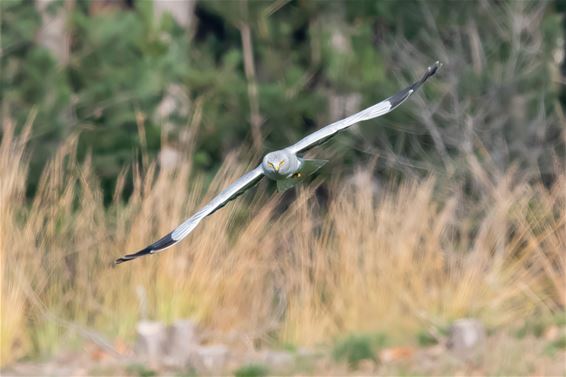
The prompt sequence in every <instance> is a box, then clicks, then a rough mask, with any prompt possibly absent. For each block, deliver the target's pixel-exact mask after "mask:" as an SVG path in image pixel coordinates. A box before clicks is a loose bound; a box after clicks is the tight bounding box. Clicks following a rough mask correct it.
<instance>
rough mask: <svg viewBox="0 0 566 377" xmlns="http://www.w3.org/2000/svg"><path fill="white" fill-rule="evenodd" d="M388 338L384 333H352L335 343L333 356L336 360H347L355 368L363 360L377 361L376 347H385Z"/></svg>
mask: <svg viewBox="0 0 566 377" xmlns="http://www.w3.org/2000/svg"><path fill="white" fill-rule="evenodd" d="M386 340H387V338H386V336H385V335H383V334H376V335H373V336H370V335H361V334H352V335H350V336H348V337H346V338H344V339H342V340H339V341H338V342H337V343H336V344H335V346H334V348H333V350H332V356H333V357H334V359H335V360H336V361H345V362H347V363H348V365H349V366H350V367H351V368H354V369H355V368H357V367H358V365H359V363H360V362H361V361H362V360H373V361H377V359H376V349H378V348H380V347H383V346H384V345H385V344H386Z"/></svg>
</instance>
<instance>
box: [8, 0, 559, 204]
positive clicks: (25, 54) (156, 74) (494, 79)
mask: <svg viewBox="0 0 566 377" xmlns="http://www.w3.org/2000/svg"><path fill="white" fill-rule="evenodd" d="M92 4H93V3H92V1H79V2H76V4H75V6H74V7H73V8H72V9H70V11H69V14H68V20H67V25H66V30H67V33H68V35H69V38H70V40H71V44H70V51H69V53H70V59H69V62H68V63H67V64H64V65H61V64H60V63H58V62H57V60H56V59H55V58H54V57H53V56H52V55H51V52H49V51H48V50H46V49H45V48H42V47H40V46H39V44H38V43H37V38H36V35H37V33H38V32H39V30H40V27H41V24H42V19H41V16H40V14H39V13H38V10H37V9H36V8H35V7H34V6H33V3H31V2H27V1H24V0H13V1H2V2H0V11H1V13H0V15H1V17H2V20H1V28H2V30H1V33H2V40H1V43H2V56H1V63H0V64H1V68H2V69H1V70H0V72H1V73H0V95H1V100H2V109H1V111H2V118H3V119H8V118H9V119H12V120H13V121H15V122H16V124H18V125H20V126H21V125H23V124H24V123H25V121H26V119H28V117H29V116H30V112H31V111H32V110H34V111H37V117H36V120H35V123H34V138H33V140H34V143H35V144H34V153H33V155H32V156H31V158H32V167H31V177H32V179H31V180H30V182H31V185H32V186H34V185H35V184H36V177H38V175H39V174H38V172H39V171H40V170H39V169H40V168H41V167H42V165H43V164H44V163H45V161H47V160H48V158H49V156H50V155H51V153H52V152H53V151H54V149H55V147H56V146H57V145H58V144H59V143H60V142H61V141H62V140H63V139H64V138H65V137H67V136H68V135H69V134H70V133H73V132H80V135H81V136H80V148H79V151H80V157H81V158H85V157H86V155H87V154H92V161H93V166H94V168H95V170H96V172H97V174H98V175H99V176H100V177H101V180H102V182H103V184H104V189H105V191H106V194H107V196H108V195H110V193H111V192H112V186H113V182H114V180H115V178H116V176H117V175H118V173H119V172H120V171H121V170H122V169H123V167H124V165H126V164H129V163H131V162H132V161H135V160H136V159H137V158H138V157H139V156H138V152H139V151H140V150H143V152H144V153H146V154H148V155H149V156H155V155H156V154H157V153H158V151H159V149H160V148H161V143H162V141H165V142H166V143H167V144H171V145H173V146H174V147H178V148H179V149H180V150H182V145H183V143H186V142H187V140H185V139H183V135H184V132H186V129H187V125H188V124H191V120H192V116H193V114H194V111H195V109H196V103H197V102H198V101H202V109H201V110H202V119H201V122H200V124H199V126H200V128H199V130H200V131H199V132H198V138H197V142H196V152H195V156H194V161H195V162H196V164H197V168H199V169H202V170H206V171H207V172H210V173H213V172H214V171H215V170H216V169H217V167H218V166H219V163H220V162H221V161H222V160H223V159H224V157H225V156H226V154H227V153H228V152H229V151H231V150H233V149H236V148H240V147H243V148H246V147H249V146H250V145H251V137H250V98H249V96H248V84H249V80H248V77H247V75H246V73H245V72H246V69H245V59H244V56H245V53H246V52H245V51H244V50H243V47H242V30H243V29H242V25H246V26H248V27H249V28H250V30H251V37H252V46H251V47H252V50H253V51H250V53H251V54H252V57H253V60H254V63H255V76H256V81H257V90H258V102H259V103H258V106H259V113H260V115H261V118H262V119H263V122H262V123H261V133H262V135H263V139H264V144H263V146H264V150H272V149H277V148H280V147H282V146H285V145H288V144H289V143H290V142H293V141H295V140H297V139H299V138H300V137H302V136H303V135H304V134H305V133H307V132H311V131H312V130H313V129H315V128H318V127H320V126H322V125H324V124H327V123H329V122H331V121H332V120H334V118H333V117H336V116H342V115H345V114H342V113H340V111H338V110H337V109H333V108H332V107H333V106H335V105H333V103H335V102H333V101H332V99H336V98H342V97H344V98H348V96H350V97H351V96H354V97H356V98H358V99H359V104H358V105H356V106H354V107H353V110H356V109H359V108H361V107H364V106H368V105H371V104H373V103H375V102H376V101H377V100H378V99H381V98H384V97H386V96H389V95H391V94H392V93H394V92H395V91H396V90H398V89H399V86H400V81H404V82H407V81H408V80H412V79H414V78H416V77H417V76H418V75H419V74H420V70H422V69H423V68H424V66H425V65H426V64H430V63H432V62H433V61H434V60H436V59H441V60H442V59H445V60H447V61H446V62H445V63H446V68H445V69H444V70H445V72H444V73H441V74H440V75H439V77H438V79H437V80H435V81H431V83H430V84H427V86H426V87H425V88H423V92H424V93H423V94H425V95H426V99H427V103H431V104H432V103H436V101H441V102H440V104H438V106H437V105H435V106H437V108H438V109H440V110H439V111H436V112H435V113H434V114H433V115H431V116H432V118H431V119H429V120H430V121H431V122H432V123H429V124H426V127H425V124H424V123H425V121H424V120H425V118H424V115H423V113H425V112H426V111H425V110H426V107H425V106H424V105H422V104H421V105H420V107H419V106H417V105H416V103H415V102H414V101H412V102H411V103H412V105H411V106H403V107H401V108H400V109H399V110H397V111H396V112H395V113H393V114H391V115H389V116H388V117H387V118H384V119H381V120H379V121H372V122H369V124H368V125H367V126H366V127H363V128H360V132H361V136H362V137H358V138H357V140H356V141H355V143H356V145H358V148H359V149H361V150H367V149H370V150H371V149H375V150H379V151H384V152H383V153H384V155H388V156H389V155H391V156H389V157H402V158H403V159H405V160H406V161H407V162H408V164H409V165H410V163H411V161H418V162H420V163H422V164H423V166H424V167H423V169H421V170H423V171H424V172H425V173H426V171H427V170H431V169H434V168H435V167H440V168H442V170H444V169H446V168H447V167H448V168H453V169H456V170H457V173H459V174H461V175H464V176H465V175H467V174H469V173H468V172H467V168H466V165H465V163H461V162H459V159H463V160H464V159H465V157H466V153H468V152H469V149H466V148H468V147H466V148H464V146H467V145H468V144H469V143H470V142H471V141H470V139H469V135H470V132H472V136H473V138H472V140H473V141H474V143H475V144H473V145H472V146H471V147H470V148H471V151H472V153H477V154H478V155H481V153H480V152H481V151H482V150H484V149H485V150H486V151H487V152H489V153H490V154H493V155H495V157H494V159H495V163H496V164H498V166H502V167H506V166H508V165H511V164H513V163H518V164H519V165H520V166H521V167H523V168H525V169H530V168H532V167H534V166H539V167H542V168H544V166H550V165H552V164H551V163H550V161H551V159H552V155H553V153H557V151H560V142H558V141H557V140H561V139H560V137H558V135H559V133H560V128H559V127H558V126H557V124H558V123H556V122H552V121H548V122H546V121H545V119H547V118H550V117H551V112H552V111H553V110H552V109H554V107H555V101H556V99H557V98H558V97H557V96H558V93H557V91H558V89H556V88H557V87H558V86H557V85H555V81H556V80H555V79H553V77H554V76H553V75H554V73H553V72H552V66H553V65H552V64H548V62H552V59H553V58H552V57H553V56H554V55H553V54H555V52H556V49H557V48H559V47H560V46H559V45H558V42H559V36H560V35H561V34H562V35H563V33H564V26H563V25H561V24H560V22H561V18H560V17H559V14H558V10H559V9H560V7H561V5H560V4H562V3H561V2H556V3H555V4H556V6H555V7H550V6H549V7H548V8H547V9H546V10H545V11H546V12H545V13H544V15H542V16H541V17H540V22H539V18H537V17H538V16H536V15H537V14H538V13H537V11H536V7H537V4H536V3H531V2H512V1H508V2H505V1H503V2H500V3H497V4H491V5H489V6H485V7H483V6H482V7H478V6H477V5H476V4H474V3H473V2H468V3H462V4H458V5H457V6H456V5H455V4H454V2H452V1H448V0H443V1H437V2H428V3H425V2H422V1H416V0H408V1H403V2H393V1H385V2H376V1H334V2H330V3H324V4H323V3H320V2H317V1H314V0H309V1H290V2H288V3H285V4H283V5H284V6H282V7H280V8H277V7H274V4H273V3H272V2H262V1H240V2H236V1H233V2H214V1H201V2H198V3H197V4H196V8H195V12H194V21H193V25H194V26H193V29H191V30H186V29H184V28H183V27H181V26H180V25H178V24H176V22H175V21H174V19H173V18H172V17H171V16H164V17H161V18H159V19H158V18H157V17H156V16H155V13H154V11H153V8H152V2H151V1H134V2H133V6H131V7H123V8H121V9H119V8H118V7H116V8H115V9H114V10H112V11H105V12H101V13H96V14H95V13H94V12H93V11H92V10H91V8H92V7H91V5H92ZM61 6H62V2H55V3H53V6H52V7H51V8H53V9H50V12H56V11H57V10H58V9H61ZM519 13H523V14H524V15H525V16H526V17H533V18H529V19H531V20H535V21H536V22H538V23H536V25H539V24H540V27H539V28H537V29H536V32H537V35H533V33H532V32H531V30H529V29H527V28H525V30H523V31H522V32H519V33H518V34H517V35H514V34H513V30H512V28H511V27H509V25H511V24H513V23H512V22H511V19H512V18H513V17H516V16H515V15H516V14H519ZM531 24H533V25H535V22H534V21H533V22H531ZM476 27H477V29H476ZM526 27H527V26H526ZM470 30H477V33H478V35H477V39H478V40H479V41H480V43H481V45H479V47H478V46H476V45H474V40H473V39H472V37H473V36H474V35H473V33H471V32H470ZM535 38H541V42H540V43H539V44H536V43H535V42H536V41H535ZM533 41H535V42H533ZM530 43H533V45H536V46H539V45H540V48H538V47H537V48H521V46H530ZM478 49H479V50H478ZM478 56H479V58H478ZM482 56H483V57H484V58H483V60H482ZM478 59H480V60H478ZM478 61H480V62H482V63H481V64H480V63H478ZM409 63H411V64H413V66H409ZM478 64H479V65H478ZM553 64H554V65H556V64H555V63H553ZM504 73H505V74H504ZM451 75H452V76H451ZM565 98H566V97H565ZM442 101H443V102H442ZM457 101H459V102H457ZM166 103H169V104H171V103H174V105H173V106H172V107H171V106H170V109H169V110H168V111H165V113H164V108H165V107H166V106H164V104H166ZM518 107H520V109H521V111H518V110H517V108H518ZM332 110H334V113H335V115H333V117H331V116H330V113H331V111H332ZM348 111H351V110H348ZM509 114H515V115H514V116H512V117H507V118H506V117H504V115H505V116H506V115H509ZM469 119H474V120H475V121H476V122H477V124H474V127H475V128H474V129H473V130H472V131H470V130H469V129H468V128H466V127H469V125H468V124H467V123H466V122H469ZM541 119H542V120H541ZM542 121H544V122H546V123H545V124H548V126H547V125H543V124H542V123H541V122H542ZM377 124H380V125H382V126H381V127H376V125H377ZM392 125H394V126H395V127H387V126H392ZM398 126H399V127H402V129H399V127H398ZM431 128H436V129H437V132H438V135H436V136H435V135H434V134H433V132H432V131H431ZM407 131H408V132H407ZM185 137H186V136H185ZM349 137H352V136H349ZM435 138H436V139H435ZM347 141H348V136H341V140H340V141H335V142H334V145H335V146H336V147H337V148H336V150H337V151H338V152H337V153H339V155H340V157H341V158H342V160H343V161H346V162H347V164H356V163H357V162H358V161H360V160H363V161H366V160H367V155H366V154H365V153H360V152H359V151H357V150H356V148H351V147H350V146H347V145H345V144H347ZM191 142H193V140H191ZM350 144H351V143H350ZM440 144H442V145H443V147H441V146H440ZM482 148H483V149H482ZM443 149H445V151H443ZM525 151H528V153H527V152H525ZM443 154H446V156H444V155H443ZM448 157H450V158H452V159H454V161H455V162H454V163H453V164H452V166H446V165H447V162H446V159H447V158H448ZM391 161H392V159H391V158H389V159H380V160H379V161H378V166H377V167H378V171H379V172H381V174H383V175H387V176H391V173H392V172H393V173H394V172H395V171H396V170H406V168H405V167H403V165H400V164H399V163H398V162H393V163H392V162H391ZM413 170H414V169H413Z"/></svg>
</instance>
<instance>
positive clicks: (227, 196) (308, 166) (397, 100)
mask: <svg viewBox="0 0 566 377" xmlns="http://www.w3.org/2000/svg"><path fill="white" fill-rule="evenodd" d="M439 67H440V63H439V62H436V63H435V64H434V65H432V66H430V67H428V69H427V71H426V72H425V74H424V75H423V77H422V78H421V79H420V80H419V81H417V82H415V83H414V84H412V85H411V86H409V87H407V88H405V89H403V90H402V91H400V92H399V93H397V94H395V95H393V96H391V97H389V98H387V99H385V100H383V101H381V102H379V103H377V104H375V105H373V106H371V107H368V108H367V109H365V110H362V111H360V112H358V113H356V114H354V115H351V116H349V117H347V118H345V119H342V120H339V121H337V122H335V123H332V124H330V125H328V126H326V127H323V128H321V129H319V130H318V131H315V132H313V133H312V134H310V135H308V136H306V137H305V138H303V139H301V140H300V141H299V142H297V143H295V144H293V145H291V146H289V147H287V148H284V149H281V150H278V151H274V152H270V153H268V154H266V155H265V157H264V158H263V159H262V162H261V164H260V165H259V166H257V167H256V168H255V169H253V170H251V171H249V172H248V173H246V174H244V175H243V176H242V177H240V178H239V179H238V180H237V181H236V182H234V183H233V184H231V185H230V186H228V188H226V189H225V190H224V191H222V192H221V193H220V194H218V195H217V196H216V197H215V198H214V199H212V200H211V201H210V202H209V203H208V204H207V205H205V206H204V207H203V208H202V209H200V210H199V211H198V212H197V213H195V214H194V215H193V216H191V217H189V218H188V219H187V220H185V221H184V222H183V223H182V224H181V225H179V226H178V227H177V228H176V229H175V230H173V231H172V232H171V233H169V234H167V235H165V236H164V237H162V238H161V239H159V240H158V241H156V242H154V243H153V244H151V245H149V246H147V247H146V248H144V249H142V250H140V251H138V252H136V253H133V254H128V255H125V256H123V257H121V258H118V259H116V261H115V264H119V263H122V262H126V261H129V260H132V259H136V258H139V257H141V256H144V255H148V254H155V253H157V252H160V251H163V250H165V249H166V248H168V247H170V246H172V245H174V244H175V243H177V242H179V241H180V240H182V239H183V238H185V237H186V236H187V235H188V234H189V233H190V232H191V231H192V230H193V229H195V228H196V227H197V225H198V224H199V223H200V221H201V220H202V219H204V218H205V217H207V216H209V215H211V214H213V213H214V212H216V211H217V210H219V209H220V208H222V207H224V206H225V205H226V204H227V203H228V202H229V201H231V200H234V199H235V198H237V197H238V196H240V195H241V194H243V193H244V192H245V191H246V190H248V189H249V188H250V187H252V186H254V185H255V184H256V183H257V182H259V181H260V180H261V178H262V177H263V176H266V177H268V178H270V179H272V180H275V181H276V182H277V188H278V190H279V191H285V190H287V189H289V188H290V187H293V186H294V185H295V184H297V183H298V182H301V181H302V180H303V179H304V178H305V177H308V176H309V175H311V174H314V173H315V172H316V171H317V170H318V169H320V168H321V167H322V166H323V165H324V164H325V163H326V161H325V160H307V159H303V158H302V157H300V156H299V155H298V154H299V153H302V152H305V151H306V150H308V149H310V148H312V147H314V146H316V145H319V144H322V143H324V142H325V141H327V140H328V139H330V138H331V137H332V136H334V135H336V134H337V133H339V132H341V131H344V130H346V129H347V128H349V127H350V126H352V125H354V124H356V123H358V122H361V121H364V120H368V119H373V118H377V117H379V116H381V115H385V114H387V113H389V112H390V111H392V110H393V109H395V108H396V107H397V106H399V105H400V104H401V103H403V102H404V101H405V100H406V99H407V98H409V96H410V95H411V94H413V93H414V92H415V90H417V89H418V88H419V87H420V86H421V85H422V84H423V83H424V82H425V81H426V80H427V79H428V78H429V77H431V76H433V75H434V74H435V73H436V71H437V70H438V68H439Z"/></svg>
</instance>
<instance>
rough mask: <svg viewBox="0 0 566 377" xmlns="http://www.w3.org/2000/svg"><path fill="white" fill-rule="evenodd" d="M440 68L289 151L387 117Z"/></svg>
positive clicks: (295, 151) (319, 132)
mask: <svg viewBox="0 0 566 377" xmlns="http://www.w3.org/2000/svg"><path fill="white" fill-rule="evenodd" d="M440 66H441V63H440V62H438V61H437V62H436V63H434V64H433V65H431V66H430V67H428V68H427V71H426V72H425V74H424V75H423V77H422V78H421V79H420V80H419V81H417V82H415V83H414V84H412V85H410V86H408V87H407V88H405V89H403V90H401V91H400V92H398V93H397V94H395V95H393V96H391V97H389V98H387V99H385V100H383V101H381V102H379V103H377V104H375V105H373V106H371V107H368V108H367V109H364V110H362V111H360V112H359V113H356V114H354V115H351V116H349V117H347V118H345V119H342V120H339V121H337V122H334V123H332V124H330V125H328V126H326V127H324V128H321V129H320V130H318V131H315V132H313V133H312V134H310V135H308V136H306V137H304V138H303V139H301V140H300V141H298V142H297V143H295V144H293V145H291V146H290V147H288V148H287V149H289V150H290V151H291V152H293V153H299V152H304V151H306V150H308V149H310V148H312V147H314V146H316V145H319V144H322V143H324V142H325V141H327V140H328V139H330V138H331V137H332V136H334V135H336V134H337V133H339V132H340V131H343V130H345V129H347V128H348V127H350V126H353V125H354V124H356V123H359V122H362V121H364V120H369V119H373V118H377V117H379V116H382V115H385V114H387V113H389V112H391V111H393V110H394V109H395V108H397V107H398V106H399V105H400V104H402V103H403V102H405V100H406V99H407V98H409V96H410V95H411V94H413V93H414V92H415V90H417V89H418V88H419V87H420V86H421V85H422V84H423V83H424V82H425V81H426V80H428V78H429V77H431V76H433V75H434V74H435V73H436V71H437V70H438V68H440Z"/></svg>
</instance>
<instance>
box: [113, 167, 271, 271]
mask: <svg viewBox="0 0 566 377" xmlns="http://www.w3.org/2000/svg"><path fill="white" fill-rule="evenodd" d="M262 177H263V171H262V169H261V166H258V167H257V168H255V169H254V170H252V171H249V172H247V173H246V174H244V175H243V176H242V177H240V178H239V179H238V180H236V182H234V183H233V184H231V185H230V186H228V187H227V188H226V189H225V190H224V191H222V192H221V193H220V194H218V195H217V196H215V197H214V198H213V199H212V200H211V201H210V202H209V203H208V204H207V205H205V206H204V207H203V208H201V209H200V210H199V211H198V212H196V213H195V214H194V215H192V216H191V217H189V218H188V219H187V220H185V221H184V222H183V223H182V224H181V225H179V226H178V227H177V228H175V229H174V230H173V231H172V232H170V233H168V234H167V235H165V236H163V237H162V238H160V239H159V240H158V241H156V242H154V243H152V244H151V245H149V246H147V247H145V248H144V249H142V250H140V251H138V252H136V253H132V254H128V255H125V256H123V257H121V258H118V259H116V260H115V261H114V264H120V263H123V262H127V261H130V260H132V259H136V258H139V257H142V256H144V255H148V254H155V253H158V252H161V251H163V250H165V249H167V248H169V247H171V246H173V245H174V244H176V243H177V242H179V241H181V240H182V239H183V238H185V237H186V236H188V235H189V233H191V231H193V229H195V228H196V227H197V225H198V224H199V223H200V222H201V220H202V219H204V218H205V217H207V216H209V215H212V214H213V213H214V212H216V211H217V210H219V209H220V208H222V207H224V206H225V205H226V204H227V203H228V202H230V201H231V200H234V199H236V198H237V197H238V196H240V195H242V194H243V193H244V192H245V191H246V190H248V189H249V188H251V187H252V186H254V185H255V184H256V183H258V182H259V181H260V180H261V178H262Z"/></svg>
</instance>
